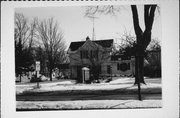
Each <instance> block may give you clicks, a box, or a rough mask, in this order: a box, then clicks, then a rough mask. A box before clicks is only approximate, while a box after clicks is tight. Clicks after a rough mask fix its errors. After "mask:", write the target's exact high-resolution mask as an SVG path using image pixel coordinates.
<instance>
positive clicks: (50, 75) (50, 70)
mask: <svg viewBox="0 0 180 118" xmlns="http://www.w3.org/2000/svg"><path fill="white" fill-rule="evenodd" d="M49 77H50V81H52V67H50V69H49Z"/></svg>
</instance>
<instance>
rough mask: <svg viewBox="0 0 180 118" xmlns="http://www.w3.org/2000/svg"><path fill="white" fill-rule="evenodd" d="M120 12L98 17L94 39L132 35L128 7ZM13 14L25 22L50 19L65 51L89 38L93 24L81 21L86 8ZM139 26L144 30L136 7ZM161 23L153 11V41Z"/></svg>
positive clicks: (158, 35)
mask: <svg viewBox="0 0 180 118" xmlns="http://www.w3.org/2000/svg"><path fill="white" fill-rule="evenodd" d="M120 8H121V11H120V12H118V13H116V16H112V15H98V18H97V19H96V20H95V36H96V40H102V39H114V41H115V42H116V41H118V40H117V39H118V37H119V36H120V35H122V34H123V33H124V32H125V30H126V31H127V32H131V33H132V35H134V29H133V21H132V13H131V9H130V6H123V7H122V6H120ZM15 12H18V13H22V14H24V16H25V17H27V18H28V19H32V18H34V17H38V18H39V19H48V18H51V17H53V18H54V19H55V20H56V21H57V22H58V23H59V26H60V28H61V29H62V31H63V32H64V39H65V41H66V45H67V47H69V44H70V42H72V41H82V40H85V38H86V37H87V36H89V37H90V38H92V32H93V23H92V20H91V19H89V18H87V17H84V14H85V7H81V6H74V7H72V6H67V7H41V8H17V9H15ZM138 12H139V19H140V25H141V26H142V28H144V21H143V7H142V6H138ZM160 21H161V19H160V13H158V12H157V10H156V17H155V20H154V24H153V29H152V38H158V39H159V40H161V39H160V36H161V30H160V26H161V24H160V23H161V22H160Z"/></svg>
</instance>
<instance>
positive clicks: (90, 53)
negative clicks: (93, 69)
mask: <svg viewBox="0 0 180 118" xmlns="http://www.w3.org/2000/svg"><path fill="white" fill-rule="evenodd" d="M80 57H81V59H88V58H96V59H97V58H98V51H97V50H90V51H88V50H82V51H80Z"/></svg>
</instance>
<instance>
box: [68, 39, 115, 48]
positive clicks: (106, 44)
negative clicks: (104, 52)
mask: <svg viewBox="0 0 180 118" xmlns="http://www.w3.org/2000/svg"><path fill="white" fill-rule="evenodd" d="M85 42H86V41H78V42H71V44H70V46H69V49H71V51H75V50H77V49H78V48H79V47H81V46H82V45H83V44H84V43H85ZM92 42H95V43H97V44H98V45H101V46H102V47H105V48H109V47H111V46H112V44H113V39H108V40H95V41H92Z"/></svg>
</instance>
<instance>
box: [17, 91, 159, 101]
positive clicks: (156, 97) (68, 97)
mask: <svg viewBox="0 0 180 118" xmlns="http://www.w3.org/2000/svg"><path fill="white" fill-rule="evenodd" d="M142 98H143V99H144V100H150V99H154V100H161V98H162V96H161V94H142ZM137 99H138V96H137V94H121V95H120V94H117V93H115V94H113V93H112V94H102V95H97V94H96V95H95V94H94V95H93V94H83V95H72V94H69V95H27V96H26V95H23V96H17V97H16V100H17V101H71V100H137Z"/></svg>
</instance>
